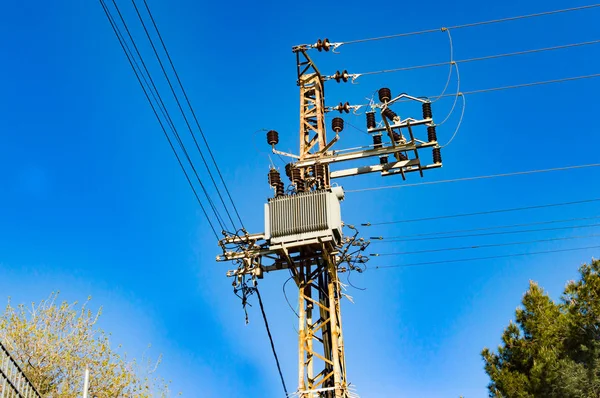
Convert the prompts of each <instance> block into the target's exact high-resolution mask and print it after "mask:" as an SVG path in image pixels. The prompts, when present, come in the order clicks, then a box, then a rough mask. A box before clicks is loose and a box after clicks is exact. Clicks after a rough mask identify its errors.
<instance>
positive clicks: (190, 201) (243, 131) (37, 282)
mask: <svg viewBox="0 0 600 398" xmlns="http://www.w3.org/2000/svg"><path fill="white" fill-rule="evenodd" d="M149 3H150V6H151V7H152V9H153V12H154V14H155V17H156V19H157V22H158V23H159V26H160V27H161V29H162V33H163V35H164V38H165V40H166V43H167V45H168V47H169V49H170V51H171V54H172V56H173V59H174V61H175V63H176V65H177V66H178V69H179V72H180V75H181V77H182V79H183V81H184V83H185V85H186V88H187V90H188V93H189V95H190V97H191V99H192V102H193V103H194V105H195V108H196V111H197V114H198V116H199V119H200V123H201V124H202V126H203V128H204V131H205V132H206V134H207V137H208V139H209V141H210V143H211V145H212V147H213V149H214V151H215V156H216V157H217V159H218V161H219V164H220V166H221V169H222V171H223V173H224V177H225V178H226V180H227V181H228V182H229V186H230V188H231V191H232V194H233V196H234V198H235V199H236V201H237V204H238V207H239V210H240V212H241V213H242V216H243V218H244V220H245V222H246V224H247V226H248V229H249V230H251V232H259V231H262V229H263V226H262V222H263V221H262V206H263V203H264V202H265V200H266V198H267V197H268V196H269V195H270V194H271V192H270V190H269V188H268V186H267V184H266V173H267V171H268V166H269V159H268V158H267V156H266V152H264V151H265V150H266V149H268V148H267V146H266V144H265V140H264V136H263V133H260V134H258V135H256V136H255V135H253V133H254V132H255V131H257V130H259V129H262V128H267V129H271V128H274V129H276V130H278V131H279V132H280V135H281V141H282V144H281V148H282V149H289V150H296V149H297V148H296V145H297V130H298V114H297V112H298V93H297V87H296V84H295V65H294V57H293V54H292V52H291V46H292V45H295V44H299V43H307V42H314V41H315V40H316V39H317V38H323V37H329V38H330V40H332V41H343V40H353V39H360V38H364V37H373V36H379V35H386V34H393V33H399V32H405V31H413V30H421V29H429V28H438V27H441V26H448V25H455V24H462V23H468V22H475V21H481V20H487V19H494V18H500V17H508V16H514V15H520V14H527V13H533V12H539V11H546V10H553V9H559V8H566V7H572V6H576V5H583V4H584V3H582V2H581V1H577V2H567V1H549V2H548V1H545V2H543V1H539V0H534V1H530V2H525V3H524V2H518V1H514V0H511V1H507V2H500V3H498V2H496V3H489V2H488V3H486V2H475V1H472V0H464V1H460V2H442V1H437V0H433V1H431V2H428V3H423V2H412V3H411V2H409V3H403V2H388V3H382V4H380V5H375V4H374V3H369V2H354V1H350V2H330V3H319V4H318V5H317V4H315V3H311V4H307V5H306V6H300V5H299V3H297V2H275V1H270V2H257V3H253V4H252V5H251V6H250V5H249V3H247V2H241V1H236V2H211V3H206V2H203V3H200V2H197V1H191V0H178V1H170V2H166V1H159V0H150V1H149ZM120 4H123V7H127V8H128V6H129V5H130V3H129V2H126V1H123V2H120ZM301 10H306V11H307V13H309V14H310V15H313V16H314V17H316V19H315V21H314V23H310V22H309V18H308V17H307V16H304V15H302V13H301ZM0 11H1V12H0V37H1V39H0V50H1V53H2V55H3V56H2V62H1V63H0V74H1V76H2V78H1V79H0V81H1V82H2V84H1V93H2V95H1V97H0V105H1V106H0V120H1V122H2V127H1V129H2V130H1V134H0V138H1V141H0V181H1V183H2V193H1V195H0V226H1V228H0V301H4V300H5V299H6V297H7V296H12V297H13V299H14V300H15V301H16V302H30V301H39V300H40V299H42V298H44V297H46V296H47V295H48V294H49V293H50V292H51V291H53V290H60V291H61V292H62V295H63V297H64V298H65V299H69V300H75V299H79V300H83V299H85V297H87V296H88V295H90V294H91V295H92V296H93V297H94V303H95V304H96V305H103V306H104V311H105V312H104V313H105V315H104V320H103V327H104V328H105V329H107V330H109V331H112V332H113V341H114V342H115V343H122V344H123V346H124V347H126V348H127V351H128V352H129V353H131V354H133V355H136V356H139V355H140V353H141V352H143V351H144V349H145V347H146V345H147V344H149V343H151V344H152V347H153V348H152V349H151V351H150V354H153V355H157V354H158V353H162V354H163V355H164V364H163V366H162V369H161V372H162V374H163V375H164V376H165V377H166V378H168V379H172V380H173V390H175V391H182V392H183V393H184V395H185V396H188V397H200V396H206V397H247V396H251V397H278V396H282V392H281V386H280V384H279V380H278V376H277V372H276V369H275V366H274V362H273V358H272V356H271V352H270V348H269V345H268V340H267V338H266V333H265V331H264V327H263V325H262V321H261V319H260V314H259V312H258V311H257V308H256V306H255V307H253V308H251V309H250V319H251V322H250V324H249V325H247V326H246V325H244V316H243V312H242V309H241V306H240V303H239V300H238V299H237V298H236V297H235V296H234V295H233V293H232V292H231V284H230V281H229V280H227V279H226V278H225V271H226V270H227V269H228V267H230V265H228V264H218V263H216V262H215V261H214V258H215V255H216V254H218V247H217V245H216V242H215V241H214V238H213V236H212V234H211V233H210V231H209V229H208V226H207V224H206V222H205V221H204V219H203V216H202V214H201V213H200V211H199V209H198V206H197V203H196V202H195V200H194V198H193V196H192V194H191V192H190V191H189V187H188V186H187V183H186V182H185V180H184V178H183V175H182V174H181V172H180V170H179V169H178V165H177V164H176V162H175V159H174V157H173V155H172V153H170V149H169V148H168V146H167V143H166V141H165V139H164V137H163V135H162V132H161V131H160V130H159V127H158V125H157V123H156V120H155V119H154V116H153V115H152V113H151V110H150V108H149V106H148V104H147V103H146V100H145V98H144V97H143V95H142V92H141V90H140V88H139V86H138V83H137V81H136V80H135V78H134V76H133V73H132V72H131V69H130V67H129V65H128V64H127V61H126V59H125V57H124V55H123V53H122V50H121V48H120V47H119V45H118V42H117V41H116V39H115V37H114V34H113V32H112V30H111V29H110V26H109V24H108V22H107V21H106V18H105V16H104V13H103V11H102V9H101V7H100V5H99V4H98V2H96V1H74V0H71V1H63V2H41V1H37V2H36V1H34V2H16V1H12V2H4V3H3V4H2V6H1V8H0ZM127 17H128V19H129V20H130V21H131V23H132V24H133V23H134V22H135V19H134V18H133V16H132V15H131V14H130V13H127ZM599 18H600V9H594V10H589V11H583V12H574V13H570V14H562V15H557V16H549V17H544V18H538V19H532V20H527V21H519V22H510V23H504V24H499V25H492V26H485V27H479V28H473V29H464V30H459V31H455V32H453V39H454V45H455V58H456V59H463V58H470V57H477V56H484V55H491V54H498V53H503V52H512V51H520V50H527V49H532V48H539V47H548V46H554V45H559V44H568V43H574V42H581V41H588V40H596V39H599V38H600V37H599V36H598V28H597V21H598V20H599ZM145 50H148V49H147V48H145ZM341 50H342V54H339V55H332V54H316V61H317V62H318V65H319V66H320V68H321V70H322V71H323V72H324V73H327V74H332V73H334V72H335V70H337V69H348V70H349V71H350V72H366V71H371V70H378V69H384V68H394V67H402V66H410V65H418V64H424V63H431V62H444V61H447V60H448V41H447V37H446V36H445V34H444V33H435V34H431V35H426V36H415V37H410V38H405V39H398V40H388V41H380V42H375V43H370V44H364V45H362V44H361V45H358V44H357V45H355V46H348V47H343V48H342V49H341ZM599 51H600V47H597V46H587V47H582V48H578V49H573V50H564V51H556V52H551V53H544V54H538V55H527V56H522V57H515V58H511V59H502V60H495V61H485V62H477V63H472V64H464V65H461V68H460V72H461V83H462V86H461V89H462V90H464V91H469V90H475V89H480V88H489V87H496V86H503V85H510V84H519V83H528V82H532V81H537V80H549V79H557V78H563V77H570V76H577V75H585V74H592V73H598V61H599V60H600V52H599ZM146 54H148V55H150V53H149V52H146ZM446 77H447V69H445V68H437V69H429V70H421V71H415V72H404V73H396V74H387V75H379V76H377V77H373V78H369V77H364V78H362V79H361V80H360V84H358V85H350V84H347V85H336V84H335V83H329V86H328V87H327V90H328V92H327V95H328V101H327V102H328V103H329V104H337V103H338V102H339V101H350V102H351V103H357V102H361V103H362V102H363V101H364V98H365V97H367V96H370V95H371V93H372V92H373V91H374V90H376V89H377V88H379V87H381V86H388V87H390V88H391V89H392V91H393V92H395V93H400V92H408V93H412V94H415V95H434V94H437V93H439V92H440V91H441V90H442V88H443V86H444V83H445V81H446ZM454 84H455V81H453V83H452V85H451V87H450V90H453V89H454V88H453V87H454ZM599 89H600V79H591V80H585V81H576V82H571V83H563V84H558V85H548V86H543V87H535V88H528V89H520V90H510V91H504V92H498V93H488V94H478V95H473V96H469V97H467V98H466V99H467V109H466V113H465V118H464V123H463V127H462V129H461V130H460V132H459V135H458V136H457V138H456V139H455V141H454V142H453V143H452V144H451V145H450V146H449V147H448V148H446V149H445V150H444V151H443V157H444V167H443V169H439V170H433V171H431V172H429V173H428V174H427V175H426V176H425V178H424V179H420V178H419V177H418V176H417V175H411V176H410V178H409V181H408V182H419V181H435V180H440V179H447V178H456V177H466V176H473V175H484V174H495V173H503V172H511V171H521V170H531V169H538V168H548V167H557V166H568V165H575V164H585V163H596V162H598V160H599V156H598V149H597V148H598V144H599V143H600V135H599V134H598V127H597V123H595V122H596V120H595V119H596V116H597V109H598V107H599V106H600V100H599V96H598V91H599ZM451 105H452V99H446V100H443V101H440V102H438V103H436V104H435V106H434V116H437V117H438V120H439V119H440V118H441V117H443V116H445V114H446V113H447V112H448V110H449V108H450V107H451ZM402 116H408V114H402ZM417 116H418V114H417ZM457 116H458V114H455V115H454V116H453V117H452V118H451V119H450V120H449V121H448V123H447V125H444V126H443V127H440V129H439V132H438V136H439V138H440V141H442V142H444V141H445V140H447V139H448V138H449V136H450V135H451V133H452V132H453V126H454V124H455V123H456V122H457ZM347 121H348V122H350V123H352V124H355V125H357V126H360V127H363V126H364V121H363V118H362V117H349V118H347ZM343 134H344V138H343V139H342V141H341V142H340V144H339V146H340V147H344V146H353V145H356V143H361V144H366V143H368V142H367V140H368V137H367V136H366V135H364V134H362V133H360V132H358V131H356V130H353V129H352V128H350V127H347V128H346V130H345V131H344V133H343ZM260 151H263V152H260ZM599 176H600V174H599V172H598V170H596V169H593V168H592V169H586V170H579V171H571V172H557V173H549V174H537V175H532V176H521V177H513V178H504V179H494V180H485V181H479V182H464V183H455V184H446V185H432V186H422V187H411V188H405V189H395V190H385V191H376V192H373V193H354V194H348V195H347V200H346V201H345V202H344V204H343V217H344V219H345V220H346V221H347V222H349V223H357V224H359V223H361V222H367V221H370V222H378V221H386V220H392V219H402V218H419V217H425V216H435V215H443V214H451V213H462V212H472V211H480V210H489V209H497V208H506V207H517V206H527V205H537V204H544V203H553V202H563V201H572V200H581V199H591V198H597V197H600V184H598V180H599ZM341 183H342V184H343V185H344V187H345V188H347V189H357V188H365V187H372V186H380V185H384V184H400V183H401V180H400V179H399V178H395V179H393V178H389V179H388V178H385V179H382V178H380V177H379V176H377V175H372V176H368V177H366V176H363V177H360V178H356V179H354V180H348V181H341ZM598 215H600V208H599V206H598V203H597V202H595V203H590V204H586V205H579V206H569V207H556V208H550V209H545V210H535V211H529V212H519V213H504V214H498V215H495V216H487V217H472V218H460V219H449V220H445V221H443V222H442V221H441V220H440V221H436V222H422V223H410V224H396V225H392V226H388V227H385V228H383V227H378V228H376V227H371V229H366V228H365V229H363V230H362V231H363V232H364V236H366V237H368V236H371V235H404V234H414V233H424V232H432V231H441V230H446V229H463V228H477V227H483V226H489V225H501V224H511V223H518V222H534V221H545V220H553V219H564V218H571V217H585V216H598ZM572 225H575V224H572ZM594 233H599V232H598V229H596V228H587V229H579V230H566V231H565V230H563V231H548V232H544V233H538V234H530V235H526V236H525V235H513V236H511V235H506V236H494V237H487V238H485V239H484V238H483V237H481V238H478V240H476V239H469V240H467V239H466V238H465V239H464V240H452V241H448V242H404V243H399V244H397V245H383V244H378V245H375V244H373V245H372V248H373V250H374V251H375V250H376V251H378V252H385V251H388V252H391V251H407V250H423V249H425V248H438V247H452V246H464V245H476V244H490V243H503V242H513V241H519V240H533V239H546V238H558V237H567V236H583V235H585V236H588V235H591V234H594ZM599 241H600V240H599V239H598V238H593V237H588V238H585V239H574V240H570V241H569V240H565V241H554V242H546V243H538V244H536V245H526V246H510V247H495V248H489V249H477V250H469V251H462V252H446V253H444V252H442V253H437V254H436V253H433V254H421V255H406V256H404V257H382V258H378V259H376V260H373V261H372V262H371V264H370V265H371V266H372V267H373V266H376V265H393V264H403V263H411V262H420V261H434V260H445V259H457V258H466V257H476V256H491V255H501V254H510V253H522V252H526V251H542V250H552V249H564V248H570V247H581V246H592V245H597V244H599ZM376 248H377V249H376ZM599 254H600V251H599V250H583V251H577V252H564V253H557V254H549V255H540V256H531V257H514V258H503V259H496V260H489V261H484V262H469V263H449V264H440V265H435V266H422V267H414V268H398V269H387V270H372V271H369V272H367V273H365V274H362V275H353V279H352V281H353V282H354V283H355V284H356V285H357V286H361V287H365V288H367V290H365V291H359V290H355V289H352V288H351V289H350V290H349V291H348V293H349V294H350V295H352V296H353V297H354V302H355V303H354V304H351V303H350V302H348V301H345V302H344V304H343V319H344V327H345V338H346V344H347V347H346V352H347V363H348V377H349V380H350V381H351V382H352V383H353V384H355V385H356V387H357V389H358V391H359V393H360V394H361V396H362V397H365V398H368V397H423V398H427V397H457V396H459V395H461V394H462V395H464V396H465V397H482V396H486V384H487V382H488V380H487V377H486V375H485V373H484V372H483V363H482V361H481V359H480V356H479V352H480V351H481V349H482V348H483V347H484V346H491V347H495V346H496V345H497V344H498V343H499V337H500V334H501V332H502V330H503V328H504V327H505V326H506V325H507V324H508V321H509V320H510V319H511V318H512V317H513V314H514V309H515V307H516V306H517V305H518V303H519V300H520V298H521V295H522V293H523V292H524V291H525V290H526V288H527V284H528V281H529V280H536V281H539V282H540V284H541V285H542V286H544V287H545V288H546V289H547V290H548V291H549V292H550V294H551V295H552V296H553V297H558V296H559V295H560V292H561V290H562V287H563V286H564V283H565V282H566V281H567V280H568V279H570V278H574V277H576V275H577V271H576V270H577V267H578V266H579V265H580V264H581V263H583V262H585V261H589V260H590V259H591V257H592V256H594V255H595V256H596V257H598V255H599ZM284 279H285V275H283V274H281V275H277V274H274V275H269V277H268V278H265V279H264V280H263V281H262V282H261V287H262V292H263V296H264V299H265V306H266V309H267V313H268V315H269V317H270V321H271V326H272V332H273V335H274V338H275V343H276V345H277V348H278V350H279V354H280V358H281V360H282V366H283V371H284V374H285V377H286V381H287V383H288V387H289V388H290V389H291V390H294V389H295V387H296V386H295V381H296V372H297V371H296V363H297V359H296V337H295V332H294V328H295V327H296V324H297V322H296V320H295V319H294V315H293V313H292V312H291V311H290V310H289V308H288V307H287V304H285V300H284V297H283V293H282V290H281V285H282V282H283V281H284ZM288 288H289V289H288V295H289V296H290V297H291V299H292V300H295V299H294V298H295V293H294V291H293V290H294V289H293V288H292V287H291V285H288Z"/></svg>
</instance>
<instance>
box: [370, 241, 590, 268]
mask: <svg viewBox="0 0 600 398" xmlns="http://www.w3.org/2000/svg"><path fill="white" fill-rule="evenodd" d="M598 248H600V245H599V246H586V247H573V248H569V249H556V250H542V251H536V252H529V253H514V254H501V255H497V256H487V257H471V258H461V259H457V260H441V261H425V262H420V263H406V264H397V265H378V266H375V267H371V269H384V268H403V267H415V266H420V265H434V264H449V263H463V262H468V261H480V260H493V259H498V258H509V257H522V256H533V255H538V254H547V253H562V252H572V251H578V250H589V249H598Z"/></svg>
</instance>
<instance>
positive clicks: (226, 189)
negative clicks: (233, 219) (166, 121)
mask: <svg viewBox="0 0 600 398" xmlns="http://www.w3.org/2000/svg"><path fill="white" fill-rule="evenodd" d="M144 5H145V6H146V10H147V11H148V15H149V16H150V20H151V21H152V25H154V29H155V30H156V33H157V35H158V38H159V40H160V43H161V45H162V47H163V49H164V51H165V54H166V55H167V59H168V60H169V64H170V65H171V68H173V72H174V73H175V78H176V79H177V83H178V84H179V87H181V92H182V93H183V97H184V98H185V101H186V102H187V104H188V106H189V108H190V111H191V112H192V116H193V118H194V121H195V122H196V126H197V127H198V130H199V131H200V135H201V137H202V140H203V141H204V144H205V145H206V148H207V149H208V154H209V155H210V158H211V160H212V162H213V164H214V165H215V168H216V170H217V173H218V174H219V178H220V179H221V182H222V183H223V187H225V192H226V193H227V196H228V197H229V201H230V202H231V205H232V206H233V210H234V211H235V214H236V216H237V218H238V220H239V221H240V225H241V226H242V228H244V229H245V227H244V223H243V222H242V218H241V217H240V213H238V210H237V207H236V206H235V203H234V202H233V198H232V197H231V194H230V193H229V189H228V188H227V184H226V183H225V180H224V179H223V175H222V174H221V170H220V168H219V165H218V164H217V161H216V160H215V157H214V156H213V153H212V150H211V149H210V146H209V145H208V141H207V140H206V136H205V135H204V131H203V130H202V127H200V123H199V122H198V118H197V117H196V112H195V111H194V108H193V107H192V103H191V102H190V99H189V98H188V95H187V92H186V91H185V89H184V87H183V83H182V82H181V79H180V78H179V74H178V73H177V69H175V65H174V63H173V60H172V59H171V55H170V54H169V51H168V50H167V46H166V45H165V42H164V41H163V38H162V35H161V34H160V31H159V30H158V26H157V25H156V22H155V20H154V16H153V15H152V12H151V11H150V8H149V7H148V3H147V1H146V0H144Z"/></svg>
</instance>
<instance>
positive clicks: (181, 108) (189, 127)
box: [113, 0, 236, 230]
mask: <svg viewBox="0 0 600 398" xmlns="http://www.w3.org/2000/svg"><path fill="white" fill-rule="evenodd" d="M113 2H115V0H113ZM131 2H132V4H133V7H134V8H135V12H136V14H137V16H138V18H139V20H140V23H141V24H142V28H143V29H144V32H145V33H146V36H147V38H148V41H149V43H150V46H151V47H152V50H153V52H154V55H155V56H156V59H157V61H158V63H159V65H160V68H161V70H162V72H163V74H164V76H165V79H166V81H167V84H168V85H169V88H170V89H171V93H172V94H173V98H175V102H176V103H177V107H178V108H179V111H180V112H181V115H182V116H183V120H184V121H185V124H186V126H187V128H188V130H189V132H190V135H191V136H192V139H193V141H194V144H195V146H196V149H197V150H198V153H199V154H200V158H201V159H202V162H203V163H204V167H205V168H206V171H207V172H208V175H209V177H210V179H211V181H212V183H213V185H214V187H215V190H216V192H217V195H218V196H219V199H220V200H221V203H222V205H223V208H224V209H225V213H226V214H227V217H228V218H229V221H230V222H231V225H232V227H233V229H234V230H235V229H236V227H235V223H234V222H233V219H232V218H231V214H230V213H229V210H228V209H227V205H225V201H224V200H223V197H222V196H221V192H220V190H219V188H218V187H217V183H216V182H215V179H214V177H213V175H212V172H211V171H210V167H209V166H208V163H207V161H206V158H205V157H204V154H203V152H202V150H201V149H200V146H199V144H198V141H197V139H196V135H195V134H194V131H193V129H192V126H191V125H190V122H189V120H188V117H187V115H186V113H185V111H184V110H183V107H182V105H181V102H180V101H179V96H178V95H177V92H176V91H175V88H174V87H173V84H172V82H171V79H170V77H169V74H168V73H167V70H166V69H165V67H164V64H163V62H162V60H161V57H160V55H159V54H158V50H157V49H156V46H155V45H154V40H152V36H151V35H150V32H149V31H148V29H147V27H146V23H145V22H144V19H143V18H142V15H141V14H140V12H139V9H138V7H137V5H136V3H135V0H131ZM115 6H116V4H115ZM123 23H125V22H123ZM180 83H181V81H180ZM182 91H183V88H182Z"/></svg>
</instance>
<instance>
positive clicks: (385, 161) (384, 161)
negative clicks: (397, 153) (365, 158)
mask: <svg viewBox="0 0 600 398" xmlns="http://www.w3.org/2000/svg"><path fill="white" fill-rule="evenodd" d="M387 162H388V158H387V156H382V157H380V158H379V163H380V164H387Z"/></svg>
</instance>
